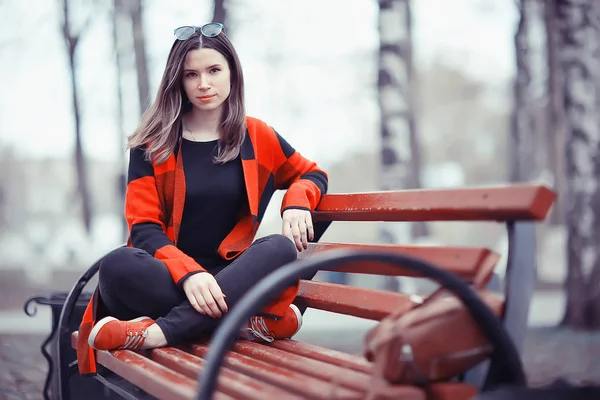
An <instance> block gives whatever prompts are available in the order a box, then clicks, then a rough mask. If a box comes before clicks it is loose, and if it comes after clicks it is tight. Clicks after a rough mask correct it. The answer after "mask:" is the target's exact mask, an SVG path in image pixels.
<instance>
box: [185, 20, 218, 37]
mask: <svg viewBox="0 0 600 400" xmlns="http://www.w3.org/2000/svg"><path fill="white" fill-rule="evenodd" d="M197 30H200V33H202V34H203V35H204V36H206V37H215V36H218V35H219V34H220V33H221V32H223V24H221V23H219V22H209V23H208V24H205V25H202V26H180V27H179V28H177V29H175V30H174V31H173V33H174V34H175V39H177V40H187V39H189V38H190V37H192V35H193V34H194V33H196V31H197Z"/></svg>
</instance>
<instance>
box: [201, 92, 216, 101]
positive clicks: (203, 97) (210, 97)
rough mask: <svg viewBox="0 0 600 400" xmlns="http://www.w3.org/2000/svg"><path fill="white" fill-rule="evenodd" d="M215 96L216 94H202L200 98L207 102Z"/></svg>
mask: <svg viewBox="0 0 600 400" xmlns="http://www.w3.org/2000/svg"><path fill="white" fill-rule="evenodd" d="M213 97H215V95H214V94H213V95H210V96H200V97H198V100H200V101H201V102H203V103H207V102H209V101H210V100H211V99H212V98H213Z"/></svg>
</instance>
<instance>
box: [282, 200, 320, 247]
mask: <svg viewBox="0 0 600 400" xmlns="http://www.w3.org/2000/svg"><path fill="white" fill-rule="evenodd" d="M282 219H283V230H282V232H283V236H287V237H289V238H290V239H291V240H292V241H293V242H294V243H295V244H296V248H297V249H298V251H302V250H303V249H304V250H306V249H307V248H308V241H309V240H313V238H314V236H315V232H314V229H313V223H312V217H311V215H310V211H307V210H297V209H294V208H289V209H287V210H285V211H284V212H283V215H282Z"/></svg>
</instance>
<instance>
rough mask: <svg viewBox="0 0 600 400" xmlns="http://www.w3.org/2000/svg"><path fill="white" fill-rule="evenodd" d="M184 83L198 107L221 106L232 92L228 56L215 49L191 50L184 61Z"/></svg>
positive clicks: (208, 109)
mask: <svg viewBox="0 0 600 400" xmlns="http://www.w3.org/2000/svg"><path fill="white" fill-rule="evenodd" d="M182 84H183V88H184V90H185V93H186V94H187V97H188V99H189V100H190V102H191V103H192V105H193V106H194V107H195V108H196V109H197V110H199V111H203V112H211V111H215V110H220V108H221V105H222V104H223V103H224V102H225V100H227V97H229V93H230V92H231V74H230V71H229V65H228V64H227V60H226V59H225V57H223V55H222V54H221V53H219V52H218V51H216V50H214V49H204V48H201V49H198V50H191V51H189V52H188V53H187V55H186V56H185V60H184V64H183V75H182Z"/></svg>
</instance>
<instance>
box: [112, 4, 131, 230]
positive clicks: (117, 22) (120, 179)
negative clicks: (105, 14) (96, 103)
mask: <svg viewBox="0 0 600 400" xmlns="http://www.w3.org/2000/svg"><path fill="white" fill-rule="evenodd" d="M112 17H113V21H112V22H113V23H112V35H113V48H114V52H115V66H116V92H117V135H116V136H117V143H118V149H119V155H118V160H119V165H120V169H119V172H118V174H117V177H116V182H115V183H116V185H117V193H118V194H119V199H118V201H116V204H117V215H120V216H121V228H122V230H121V232H122V235H123V239H124V240H126V239H127V235H128V230H129V229H128V227H127V221H126V220H125V216H124V214H123V212H124V211H123V210H124V209H125V189H126V176H125V171H126V163H125V151H124V149H123V143H124V139H125V116H124V114H123V84H122V83H121V77H122V75H123V72H122V66H121V46H120V40H119V36H120V35H119V32H122V30H121V29H120V26H122V24H121V22H122V20H123V17H124V10H123V3H122V0H114V1H113V15H112Z"/></svg>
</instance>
